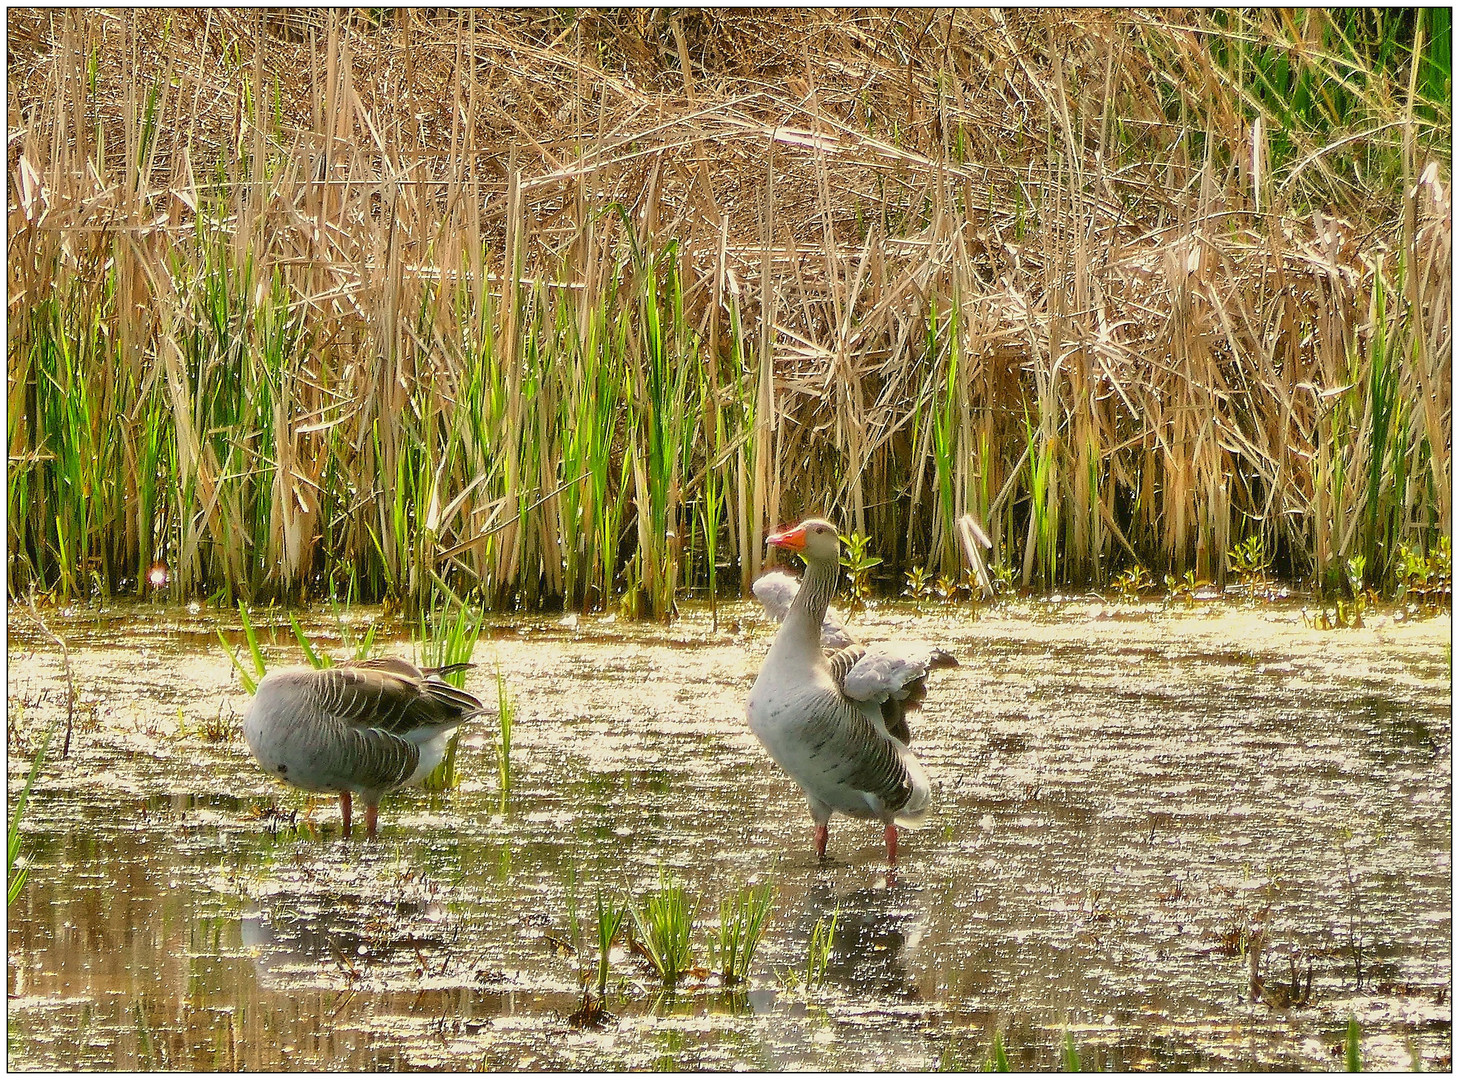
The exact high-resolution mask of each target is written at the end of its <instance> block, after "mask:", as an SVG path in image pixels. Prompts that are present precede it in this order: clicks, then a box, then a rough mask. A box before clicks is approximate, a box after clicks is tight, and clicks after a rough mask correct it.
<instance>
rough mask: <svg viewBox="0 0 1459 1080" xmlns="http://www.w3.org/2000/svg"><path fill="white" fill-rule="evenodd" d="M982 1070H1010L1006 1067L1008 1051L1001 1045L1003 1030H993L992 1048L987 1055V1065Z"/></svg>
mask: <svg viewBox="0 0 1459 1080" xmlns="http://www.w3.org/2000/svg"><path fill="white" fill-rule="evenodd" d="M983 1071H984V1072H1010V1071H1011V1070H1010V1069H1009V1067H1008V1051H1007V1050H1005V1049H1004V1047H1003V1032H1001V1031H995V1032H993V1049H992V1051H991V1053H990V1054H989V1057H988V1064H987V1067H986V1068H985V1069H984V1070H983Z"/></svg>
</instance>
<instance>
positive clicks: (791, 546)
mask: <svg viewBox="0 0 1459 1080" xmlns="http://www.w3.org/2000/svg"><path fill="white" fill-rule="evenodd" d="M765 542H766V543H767V544H769V545H771V546H772V547H778V548H784V549H785V550H786V551H793V552H795V553H796V554H797V555H799V556H800V557H801V558H802V559H804V560H805V561H806V562H807V563H811V562H817V563H827V562H829V563H835V562H837V561H838V560H839V559H840V557H841V538H840V537H839V536H838V535H837V534H836V526H834V525H832V524H831V523H830V522H829V521H825V520H823V519H821V518H807V519H806V520H805V521H802V522H801V523H800V524H799V525H797V526H795V528H793V529H782V530H781V531H780V532H775V533H771V534H770V535H769V536H767V537H766V538H765Z"/></svg>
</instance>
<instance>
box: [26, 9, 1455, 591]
mask: <svg viewBox="0 0 1459 1080" xmlns="http://www.w3.org/2000/svg"><path fill="white" fill-rule="evenodd" d="M369 10H370V12H371V13H373V14H367V13H366V12H365V11H357V12H348V11H324V10H289V11H277V10H259V9H253V10H232V9H224V10H217V9H214V10H208V9H175V10H169V9H146V10H131V11H87V10H59V9H50V10H35V9H30V10H25V9H16V8H12V9H10V10H9V11H8V13H7V19H8V23H9V31H10V36H9V50H10V51H9V57H8V59H9V65H8V67H9V78H10V103H11V117H12V126H11V129H10V133H9V144H8V165H9V169H10V179H11V183H10V200H9V206H8V213H9V225H10V229H9V234H10V247H9V263H8V266H9V277H8V282H9V300H8V304H9V339H8V360H9V365H8V366H9V383H8V386H9V407H10V408H9V429H8V436H9V447H10V451H9V453H10V461H9V464H10V478H11V484H10V490H9V552H10V565H9V584H10V587H11V589H12V590H14V589H18V588H24V587H26V586H28V585H29V584H31V583H36V584H39V585H41V586H43V587H46V588H53V589H57V590H58V591H60V592H62V593H65V594H72V595H74V594H78V593H85V592H86V591H88V590H91V589H101V590H113V589H135V590H136V591H138V592H142V591H143V590H144V589H145V588H146V578H147V570H148V568H149V566H152V565H154V564H155V563H156V562H157V561H165V562H166V563H167V564H168V565H169V567H170V570H171V576H170V582H171V587H172V589H173V590H174V593H175V594H176V595H200V594H208V593H215V592H216V593H222V594H226V595H237V594H243V595H246V596H254V597H258V596H287V597H296V596H299V595H303V594H309V593H313V594H318V593H321V592H329V593H340V594H353V595H355V596H359V597H364V598H373V597H379V596H394V597H397V598H400V599H404V600H406V601H408V602H414V603H416V604H420V605H424V604H425V603H428V602H429V599H430V596H431V594H432V593H433V592H434V591H435V590H436V589H437V587H438V586H439V585H441V584H442V583H449V584H450V585H452V586H453V587H454V588H455V589H457V590H458V591H464V590H466V589H479V590H480V595H481V596H482V597H483V598H484V599H485V600H486V602H488V603H490V604H493V605H496V606H515V605H525V606H538V605H555V604H558V603H562V604H564V605H567V606H577V607H583V608H590V607H596V606H602V605H605V604H607V603H609V602H610V601H612V600H613V599H614V598H617V597H619V596H624V597H626V606H627V607H628V608H629V609H631V610H634V611H646V612H653V613H657V614H660V615H666V614H668V613H669V612H671V611H672V608H673V598H674V596H675V595H676V593H679V592H681V591H682V589H683V588H684V587H686V586H698V585H701V584H703V583H705V582H706V581H707V580H709V569H710V568H709V566H707V565H706V562H707V561H712V560H713V559H714V558H717V559H718V560H719V562H720V563H721V565H724V566H728V567H731V568H733V569H736V570H737V572H738V573H737V577H738V582H739V584H740V585H741V586H742V587H743V586H745V585H747V584H748V581H749V580H750V579H751V577H753V576H754V575H755V574H756V573H757V572H758V570H759V567H760V562H761V553H762V552H763V530H764V529H765V528H766V527H767V526H773V525H775V524H777V523H779V522H781V521H784V520H787V519H790V518H793V517H795V516H796V515H798V514H801V513H803V512H806V511H812V510H814V511H821V512H824V511H826V510H828V509H829V510H831V511H833V512H835V513H836V514H837V515H838V516H839V517H840V518H841V520H842V521H843V523H844V524H845V526H846V528H847V529H848V531H850V530H852V529H855V530H857V531H859V532H861V533H864V534H867V535H870V536H872V537H874V538H875V544H874V550H875V553H876V555H878V556H879V557H881V558H882V559H883V560H884V562H885V566H886V569H887V572H888V573H889V574H893V575H895V577H894V580H898V581H900V579H901V573H902V571H903V570H904V569H905V568H906V567H908V566H912V565H922V564H930V565H931V566H933V567H934V568H935V569H940V570H941V571H943V572H945V573H951V574H952V575H953V576H954V577H955V576H956V573H957V570H958V558H959V556H958V549H957V543H956V539H955V529H956V524H955V523H956V521H957V520H958V518H959V517H960V516H961V515H962V514H964V513H966V512H971V513H973V514H974V515H975V516H976V517H977V518H978V519H980V520H981V521H983V522H984V524H985V525H986V528H987V532H988V535H989V536H990V538H991V539H992V541H993V551H992V554H991V561H992V562H993V563H994V564H997V565H1000V566H1002V567H1003V568H1004V569H1005V572H1006V570H1007V569H1012V570H1013V571H1015V573H1016V574H1017V576H1018V577H1019V578H1021V580H1022V582H1023V583H1024V584H1026V585H1027V584H1042V585H1044V586H1051V585H1053V584H1055V583H1057V582H1087V581H1093V582H1101V583H1102V582H1107V581H1110V580H1112V579H1113V578H1114V577H1115V575H1116V574H1117V573H1118V572H1119V571H1120V570H1121V569H1122V568H1129V567H1132V566H1135V565H1143V566H1147V567H1151V568H1153V569H1154V570H1155V571H1156V572H1157V574H1159V573H1161V572H1168V573H1175V574H1180V573H1184V572H1186V571H1188V570H1194V571H1195V572H1196V573H1197V574H1199V575H1200V576H1202V577H1209V578H1213V579H1218V580H1219V579H1220V578H1221V577H1222V576H1223V575H1224V574H1225V573H1226V569H1227V568H1226V565H1225V561H1224V555H1225V553H1226V552H1227V551H1228V550H1230V549H1232V548H1233V547H1235V546H1236V545H1237V544H1239V543H1241V542H1242V541H1243V540H1246V539H1248V538H1249V537H1251V536H1253V535H1259V536H1260V537H1261V538H1262V543H1263V545H1264V550H1265V551H1266V552H1267V553H1269V554H1270V555H1271V556H1272V557H1273V565H1274V568H1275V569H1276V571H1277V572H1279V573H1282V574H1284V575H1285V576H1289V577H1299V576H1300V577H1309V576H1310V577H1311V578H1312V579H1314V580H1316V581H1317V583H1318V584H1319V585H1322V584H1331V583H1332V582H1333V581H1334V580H1339V579H1340V577H1341V567H1342V566H1343V565H1344V564H1345V563H1346V561H1347V560H1348V559H1349V558H1351V557H1352V556H1353V555H1356V554H1361V555H1363V556H1364V558H1365V565H1366V567H1367V568H1368V573H1369V575H1370V579H1371V580H1370V582H1369V584H1375V583H1376V584H1379V585H1385V584H1390V582H1388V578H1387V577H1386V575H1388V573H1389V567H1390V566H1391V565H1392V564H1393V563H1394V562H1395V561H1396V552H1397V549H1398V545H1399V544H1400V543H1404V544H1407V545H1409V546H1410V547H1411V548H1413V549H1414V550H1420V551H1426V550H1428V548H1429V547H1430V546H1431V543H1432V542H1433V541H1435V540H1436V539H1437V537H1439V536H1441V535H1447V533H1448V531H1449V515H1450V505H1449V500H1450V444H1451V439H1452V435H1451V423H1452V419H1451V404H1450V402H1451V390H1450V382H1451V380H1450V349H1451V330H1450V326H1451V284H1450V282H1451V275H1450V262H1449V260H1450V234H1451V219H1450V186H1449V184H1450V176H1449V153H1450V146H1449V141H1448V140H1449V135H1448V132H1449V122H1450V103H1449V59H1448V30H1449V28H1448V22H1447V20H1448V13H1447V12H1446V11H1444V10H1441V9H1433V10H1427V11H1425V12H1423V13H1418V14H1416V13H1415V12H1413V11H1411V10H1410V11H1407V12H1398V11H1391V12H1386V13H1385V12H1376V13H1374V12H1353V11H1346V12H1344V11H1338V12H1333V13H1329V12H1327V11H1323V10H1310V11H1306V12H1301V11H1298V12H1292V11H1262V12H1257V13H1230V12H1221V11H1194V12H1160V11H1147V10H1119V11H1104V12H1102V11H1093V10H1062V11H1035V10H1011V11H1006V12H1001V13H1000V12H998V11H992V10H964V9H959V10H952V11H947V10H942V11H937V10H927V9H923V10H903V11H893V12H886V11H875V10H870V9H859V10H856V11H850V12H845V11H832V10H811V11H793V10H782V11H776V10H751V9H737V10H707V9H698V10H682V11H677V12H676V11H672V10H670V9H655V10H624V11H613V10H606V9H583V10H579V11H577V12H575V13H574V12H568V11H566V10H562V11H548V10H494V11H475V12H464V13H462V12H450V11H443V10H436V9H431V10H410V9H402V10H399V11H393V10H391V11H386V12H384V13H383V14H382V13H380V12H379V9H369ZM1440 46H1442V48H1441V47H1440ZM706 531H707V532H708V534H710V535H711V536H713V538H714V539H715V541H716V543H715V545H714V546H713V548H710V547H709V545H707V544H706V540H705V535H706ZM706 551H713V552H714V553H715V554H714V555H713V556H711V558H710V559H709V560H707V559H706ZM735 576H736V575H734V574H730V575H721V580H729V579H731V578H733V577H735Z"/></svg>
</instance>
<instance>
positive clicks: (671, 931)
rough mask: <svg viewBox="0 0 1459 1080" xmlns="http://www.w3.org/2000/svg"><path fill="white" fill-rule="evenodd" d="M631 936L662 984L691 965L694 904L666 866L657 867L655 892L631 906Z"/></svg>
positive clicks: (675, 981) (672, 981)
mask: <svg viewBox="0 0 1459 1080" xmlns="http://www.w3.org/2000/svg"><path fill="white" fill-rule="evenodd" d="M630 910H631V912H632V915H633V924H634V928H635V937H636V939H637V941H638V944H639V945H640V946H641V947H642V949H643V953H644V956H645V957H647V959H648V962H649V963H650V964H652V965H653V969H654V971H656V972H657V973H658V976H659V978H661V979H662V980H663V981H664V985H665V986H673V985H674V984H675V983H677V982H678V981H679V976H680V975H682V974H683V973H684V972H686V971H688V970H689V968H690V967H691V966H692V962H693V956H692V953H691V950H690V945H689V939H690V935H691V933H692V932H693V929H694V908H693V906H692V905H691V904H690V903H689V896H688V894H687V893H685V892H684V889H683V887H682V886H681V885H679V884H678V883H677V882H676V881H674V879H673V876H672V875H671V874H669V872H668V871H667V870H664V869H660V870H659V888H658V892H656V893H651V894H649V895H648V896H646V897H645V898H644V901H643V904H642V905H641V906H640V905H633V906H632V907H631V909H630Z"/></svg>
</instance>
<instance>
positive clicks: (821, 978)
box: [779, 904, 841, 991]
mask: <svg viewBox="0 0 1459 1080" xmlns="http://www.w3.org/2000/svg"><path fill="white" fill-rule="evenodd" d="M840 919H841V905H840V904H837V905H836V906H835V907H834V908H833V909H831V914H829V915H822V916H821V917H820V918H819V919H817V920H816V925H815V928H814V929H813V930H812V931H811V940H810V943H809V944H808V945H807V946H806V958H805V970H804V971H797V970H795V969H794V968H787V969H786V970H784V971H782V972H780V973H779V978H780V981H781V982H782V983H784V984H785V986H786V988H787V989H789V990H797V989H804V990H807V991H809V990H813V989H815V988H816V987H817V986H820V985H821V984H822V983H823V982H825V981H826V968H827V967H828V966H829V965H830V962H831V943H832V942H833V941H835V940H836V924H837V923H838V922H839V921H840Z"/></svg>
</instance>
